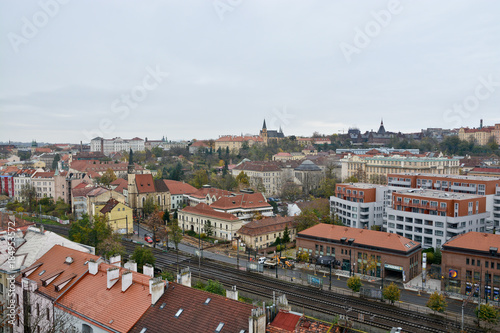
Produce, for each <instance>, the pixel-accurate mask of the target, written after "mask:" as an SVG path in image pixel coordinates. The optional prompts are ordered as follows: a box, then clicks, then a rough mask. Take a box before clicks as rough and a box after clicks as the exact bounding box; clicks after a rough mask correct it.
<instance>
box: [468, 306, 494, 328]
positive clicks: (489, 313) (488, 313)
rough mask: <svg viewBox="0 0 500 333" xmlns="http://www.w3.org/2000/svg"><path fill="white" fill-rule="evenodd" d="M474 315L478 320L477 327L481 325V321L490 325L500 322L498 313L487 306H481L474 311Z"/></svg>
mask: <svg viewBox="0 0 500 333" xmlns="http://www.w3.org/2000/svg"><path fill="white" fill-rule="evenodd" d="M474 313H475V314H476V317H477V319H478V326H480V325H481V320H482V321H485V322H487V323H488V324H490V325H496V324H498V322H499V321H500V313H499V312H498V310H496V309H495V308H494V307H493V306H491V305H489V304H481V305H480V306H479V308H476V310H474Z"/></svg>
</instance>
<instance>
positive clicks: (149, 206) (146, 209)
mask: <svg viewBox="0 0 500 333" xmlns="http://www.w3.org/2000/svg"><path fill="white" fill-rule="evenodd" d="M156 209H157V207H156V204H155V201H154V198H153V197H147V198H146V201H145V202H144V206H143V207H142V213H143V214H144V216H146V217H147V216H149V215H150V214H152V213H153V212H154V211H155V210H156Z"/></svg>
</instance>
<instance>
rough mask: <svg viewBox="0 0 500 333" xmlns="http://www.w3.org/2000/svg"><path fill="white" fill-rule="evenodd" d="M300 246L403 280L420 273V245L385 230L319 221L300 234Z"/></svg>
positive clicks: (346, 266)
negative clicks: (365, 228) (350, 226)
mask: <svg viewBox="0 0 500 333" xmlns="http://www.w3.org/2000/svg"><path fill="white" fill-rule="evenodd" d="M297 249H298V251H299V252H306V253H309V257H310V258H311V257H319V256H323V255H325V256H333V257H335V259H336V261H337V262H340V265H339V266H338V268H339V269H342V270H345V271H349V272H350V274H352V273H359V274H365V275H371V276H376V277H380V278H382V277H384V278H385V277H388V276H395V277H397V278H399V279H401V280H402V281H403V282H407V281H409V280H411V279H413V278H414V277H415V276H417V275H418V274H420V273H421V267H420V258H421V245H420V243H419V242H416V241H412V240H411V239H408V238H405V237H403V236H400V235H396V234H390V233H386V232H382V231H375V230H364V229H357V228H349V227H344V226H339V225H332V224H323V223H320V224H317V225H315V226H313V227H311V228H309V229H306V230H303V231H301V232H299V233H298V234H297Z"/></svg>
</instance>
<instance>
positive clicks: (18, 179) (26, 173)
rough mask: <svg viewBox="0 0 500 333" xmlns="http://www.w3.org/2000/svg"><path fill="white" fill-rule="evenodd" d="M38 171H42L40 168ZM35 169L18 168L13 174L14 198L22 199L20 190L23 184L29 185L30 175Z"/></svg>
mask: <svg viewBox="0 0 500 333" xmlns="http://www.w3.org/2000/svg"><path fill="white" fill-rule="evenodd" d="M38 171H42V170H41V169H40V170H38ZM35 172H37V170H35V169H20V170H19V171H18V172H17V173H16V175H15V176H14V198H15V200H17V201H22V198H21V190H22V188H23V186H26V185H31V177H32V176H33V174H35Z"/></svg>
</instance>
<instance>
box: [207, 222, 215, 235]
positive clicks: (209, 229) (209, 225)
mask: <svg viewBox="0 0 500 333" xmlns="http://www.w3.org/2000/svg"><path fill="white" fill-rule="evenodd" d="M205 234H206V235H207V237H212V235H213V234H214V227H213V225H212V222H211V221H210V220H207V222H206V224H205Z"/></svg>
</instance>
